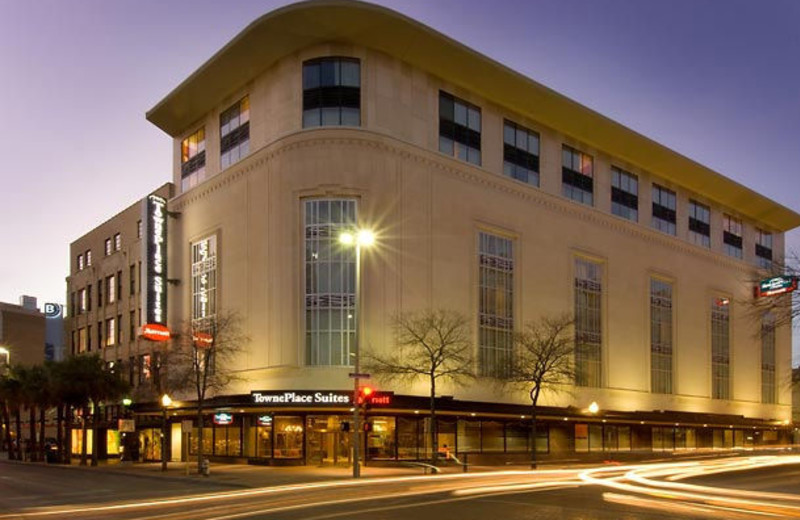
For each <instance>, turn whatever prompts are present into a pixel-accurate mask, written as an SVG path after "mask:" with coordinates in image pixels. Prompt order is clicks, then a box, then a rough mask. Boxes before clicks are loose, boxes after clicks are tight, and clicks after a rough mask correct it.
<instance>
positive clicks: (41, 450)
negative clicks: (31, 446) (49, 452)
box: [39, 406, 46, 461]
mask: <svg viewBox="0 0 800 520" xmlns="http://www.w3.org/2000/svg"><path fill="white" fill-rule="evenodd" d="M45 420H46V418H45V409H44V406H42V407H41V408H39V460H41V461H44V460H45V459H46V455H45V449H44V444H45V443H44V436H45V425H44V423H45Z"/></svg>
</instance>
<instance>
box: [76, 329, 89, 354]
mask: <svg viewBox="0 0 800 520" xmlns="http://www.w3.org/2000/svg"><path fill="white" fill-rule="evenodd" d="M86 334H87V332H86V329H85V328H80V329H78V352H86V350H87V349H88V341H87V339H86V338H87V335H86Z"/></svg>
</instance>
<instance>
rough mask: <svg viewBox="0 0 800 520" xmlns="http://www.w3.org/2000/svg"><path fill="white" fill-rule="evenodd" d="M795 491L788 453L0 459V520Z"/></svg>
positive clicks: (581, 506)
mask: <svg viewBox="0 0 800 520" xmlns="http://www.w3.org/2000/svg"><path fill="white" fill-rule="evenodd" d="M751 482H752V483H754V484H753V486H752V487H749V486H748V483H751ZM797 489H800V457H797V456H782V457H736V458H727V459H713V460H707V461H694V462H679V463H663V464H641V465H631V466H602V467H599V468H588V469H587V468H583V469H566V470H551V471H537V472H528V471H515V472H491V473H468V474H451V475H438V476H414V477H408V476H403V477H392V478H381V479H364V480H360V481H352V480H347V481H342V480H339V481H330V482H315V483H306V484H292V485H284V486H273V487H267V488H255V489H231V488H227V489H224V488H223V486H221V485H220V484H218V483H213V482H203V481H197V480H194V481H185V482H184V481H181V480H180V479H164V478H159V477H155V476H153V477H142V476H127V475H120V474H116V473H115V474H103V473H102V472H100V471H97V472H91V471H80V472H79V471H76V470H71V469H69V468H51V467H44V466H25V465H10V464H4V465H0V520H9V519H12V518H13V519H50V518H52V519H61V518H69V519H81V520H91V519H107V518H114V519H120V520H132V519H137V520H138V519H152V518H158V519H159V520H189V519H191V520H234V519H281V520H294V519H304V520H323V519H353V520H367V519H370V520H376V519H385V520H395V519H397V520H399V519H403V520H408V519H409V518H413V519H414V520H429V519H430V520H446V519H451V518H452V519H457V520H472V519H476V520H477V519H482V520H485V519H494V518H503V519H504V520H505V519H508V520H516V519H519V520H522V519H526V520H534V519H535V520H539V519H547V520H549V519H563V518H567V519H576V520H577V519H581V520H592V519H596V520H606V519H608V520H611V519H613V520H634V519H667V518H670V519H673V518H724V519H740V518H741V519H749V518H761V519H763V518H800V495H794V494H792V493H791V491H792V490H797Z"/></svg>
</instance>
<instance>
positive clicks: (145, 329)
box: [142, 323, 170, 341]
mask: <svg viewBox="0 0 800 520" xmlns="http://www.w3.org/2000/svg"><path fill="white" fill-rule="evenodd" d="M142 337H143V338H144V339H149V340H150V341H169V338H170V332H169V329H168V328H167V327H165V326H164V325H159V324H158V323H148V324H146V325H142Z"/></svg>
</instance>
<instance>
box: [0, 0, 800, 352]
mask: <svg viewBox="0 0 800 520" xmlns="http://www.w3.org/2000/svg"><path fill="white" fill-rule="evenodd" d="M287 3H290V2H281V1H260V2H256V1H251V0H250V1H248V0H226V1H224V2H222V1H218V0H213V1H212V0H191V1H190V0H169V1H167V0H135V1H134V0H117V1H110V0H71V1H65V0H0V119H1V120H2V122H3V124H2V130H0V137H1V138H0V157H2V160H1V161H0V181H1V183H0V194H2V198H1V199H0V201H1V202H2V203H0V222H2V233H0V236H1V237H2V239H3V241H2V243H3V248H2V251H3V252H4V254H3V256H2V260H0V301H6V302H13V303H16V302H17V299H18V297H19V296H20V295H21V294H30V295H33V296H37V297H39V298H40V302H42V301H58V302H63V301H64V293H65V283H64V278H65V276H66V275H67V272H68V269H69V258H68V257H69V243H70V242H71V241H72V240H74V239H76V238H77V237H79V236H81V235H82V234H83V233H85V232H87V231H88V230H90V229H91V228H93V227H95V226H96V225H97V224H99V223H100V222H102V221H104V220H106V219H108V218H110V217H111V216H113V215H114V214H116V213H117V212H118V211H120V210H122V209H123V208H124V207H126V206H127V205H129V204H131V203H132V202H134V201H135V200H137V199H138V198H140V197H142V196H143V195H144V194H145V193H147V192H148V191H149V190H151V189H153V188H155V187H157V186H159V185H161V184H162V183H164V182H166V181H169V180H170V172H171V165H170V161H171V153H172V148H171V145H170V139H169V137H167V135H166V134H164V133H162V132H161V131H160V130H159V129H157V128H156V127H155V126H153V125H151V124H150V123H148V122H147V121H146V120H145V118H144V113H145V111H146V110H148V109H149V108H151V107H152V106H153V105H154V104H155V103H157V102H158V101H159V100H160V99H161V98H162V97H163V96H164V95H166V94H167V93H168V92H169V91H170V90H172V89H173V88H174V87H175V86H177V85H178V84H179V83H180V81H182V80H183V79H184V78H185V77H186V76H188V75H189V74H190V73H191V72H193V71H194V70H195V69H196V68H197V67H198V66H200V65H201V64H202V63H203V62H204V61H205V60H206V59H208V58H209V57H210V56H211V55H212V54H213V53H214V52H216V51H217V50H218V49H219V48H220V47H222V46H223V45H224V44H225V43H227V42H228V41H229V40H230V39H231V38H233V36H235V35H236V34H237V33H238V32H239V31H240V30H241V29H243V28H244V27H245V26H246V25H247V24H249V23H250V22H251V21H253V20H254V19H255V18H257V17H258V16H260V15H261V14H264V13H266V12H268V11H271V10H272V9H274V8H276V7H278V6H281V5H284V4H287ZM376 3H380V4H383V5H386V6H387V7H390V8H392V9H395V10H397V11H399V12H401V13H404V14H406V15H408V16H410V17H412V18H415V19H417V20H419V21H421V22H423V23H425V24H427V25H429V26H431V27H432V28H434V29H436V30H438V31H440V32H443V33H444V34H446V35H448V36H450V37H452V38H454V39H456V40H459V41H461V42H463V43H465V44H466V45H468V46H470V47H472V48H473V49H476V50H477V51H479V52H481V53H483V54H485V55H487V56H489V57H491V58H493V59H495V60H497V61H500V62H501V63H504V64H505V65H508V66H509V67H511V68H513V69H515V70H517V71H520V72H521V73H523V74H525V75H527V76H529V77H531V78H533V79H535V80H537V81H539V82H540V83H543V84H545V85H547V86H549V87H551V88H553V89H555V90H557V91H559V92H561V93H563V94H565V95H567V96H569V97H571V98H573V99H575V100H576V101H578V102H580V103H583V104H584V105H587V106H589V107H591V108H593V109H595V110H597V111H599V112H600V113H602V114H604V115H606V116H609V117H611V118H612V119H615V120H617V121H619V122H620V123H622V124H625V125H627V126H629V127H631V128H633V129H634V130H636V131H638V132H640V133H642V134H644V135H646V136H648V137H650V138H652V139H654V140H656V141H659V142H661V143H663V144H664V145H666V146H668V147H670V148H672V149H674V150H676V151H678V152H680V153H681V154H683V155H686V156H688V157H690V158H692V159H694V160H696V161H698V162H700V163H702V164H705V165H707V166H709V167H711V168H712V169H714V170H716V171H718V172H720V173H723V174H724V175H727V176H728V177H730V178H732V179H734V180H736V181H738V182H740V183H742V184H744V185H746V186H748V187H750V188H753V189H754V190H756V191H758V192H760V193H763V194H764V195H766V196H768V197H770V198H772V199H774V200H776V201H778V202H780V203H782V204H784V205H786V206H788V207H790V208H792V209H794V210H795V211H800V193H798V188H800V182H798V178H799V177H800V171H798V169H799V168H798V166H799V165H800V67H799V66H798V62H800V30H798V27H800V2H798V1H795V0H783V1H779V0H762V1H758V2H753V1H749V0H748V1H742V0H726V1H725V2H722V1H714V0H669V1H667V0H664V1H662V2H656V1H655V0H650V1H639V0H537V1H533V0H497V1H495V2H487V1H485V0H437V1H435V2H432V1H430V0H385V1H381V2H376ZM787 237H788V240H787V243H788V248H789V249H792V250H794V251H798V252H800V231H797V230H796V231H793V232H791V233H789V234H788V235H787ZM799 340H800V338H798V334H797V333H795V351H796V352H797V351H798V350H800V341H799Z"/></svg>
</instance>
